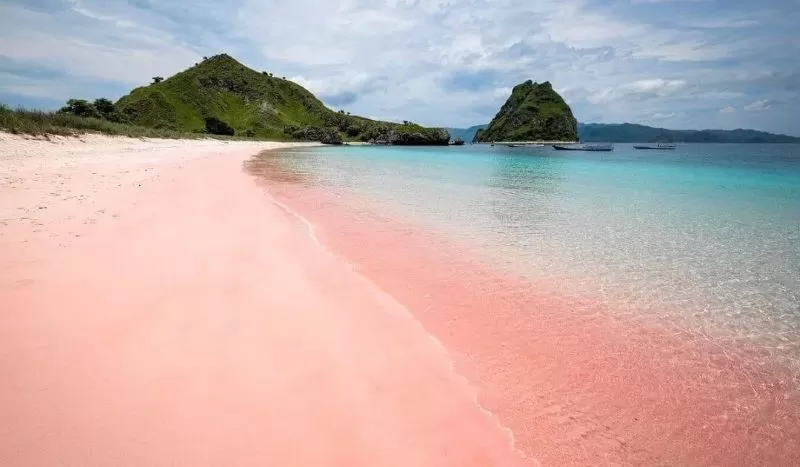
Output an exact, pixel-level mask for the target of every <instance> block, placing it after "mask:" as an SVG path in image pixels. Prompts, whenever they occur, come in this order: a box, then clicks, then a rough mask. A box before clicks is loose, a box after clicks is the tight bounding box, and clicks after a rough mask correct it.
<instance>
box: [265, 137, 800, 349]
mask: <svg viewBox="0 0 800 467" xmlns="http://www.w3.org/2000/svg"><path fill="white" fill-rule="evenodd" d="M280 162H281V165H282V166H283V167H284V168H286V169H288V170H289V171H290V172H295V173H298V174H302V175H303V176H304V179H305V180H307V181H308V183H313V184H314V185H321V186H326V187H331V188H334V189H342V190H346V191H348V192H352V193H355V194H358V195H360V196H361V197H363V198H365V199H368V200H369V201H370V202H372V203H374V204H375V206H376V207H378V208H379V209H381V210H382V211H383V212H389V213H396V214H397V215H400V216H403V217H405V218H411V219H412V220H413V221H414V222H415V223H418V224H419V225H422V226H425V227H428V228H432V229H436V230H438V231H441V232H445V233H446V234H448V235H450V236H452V237H453V238H456V239H459V240H466V241H468V242H470V243H471V244H473V245H475V246H476V247H477V248H478V249H480V250H481V252H482V253H485V254H486V255H488V256H489V257H491V258H492V259H493V260H494V261H495V262H496V263H497V264H498V265H500V266H503V267H507V268H512V269H514V270H516V271H518V272H521V273H523V274H525V275H528V276H530V277H532V278H536V279H551V280H556V281H558V283H559V284H562V287H563V288H564V290H565V292H568V293H575V294H581V295H588V296H592V297H596V298H600V299H601V300H602V301H604V302H606V303H607V304H608V305H609V307H608V308H609V309H612V310H614V312H615V313H621V314H629V315H631V316H635V317H655V318H657V319H661V320H663V321H668V322H669V323H670V324H672V325H677V326H680V327H682V328H683V329H686V330H691V331H692V332H697V333H699V334H701V335H704V336H705V335H709V334H710V335H715V336H717V337H718V338H725V339H733V340H736V341H739V340H742V341H744V342H747V343H757V344H759V346H760V347H762V348H765V349H768V350H770V351H775V353H776V354H777V355H776V356H780V357H782V358H781V359H782V360H788V361H789V362H791V361H792V360H794V361H795V362H796V361H797V359H796V356H797V355H800V145H725V144H719V145H715V144H695V145H689V144H687V145H681V146H679V148H678V149H677V150H676V151H663V152H660V151H636V150H634V149H633V148H632V147H631V146H630V145H617V146H616V150H615V151H614V152H611V153H578V152H576V153H566V154H565V153H561V152H555V151H553V150H551V149H550V148H539V149H521V148H513V149H512V148H499V147H495V148H492V147H486V146H467V147H461V148H453V147H451V148H395V147H392V148H386V147H341V148H323V149H316V150H302V151H293V152H287V153H284V154H283V155H282V156H280Z"/></svg>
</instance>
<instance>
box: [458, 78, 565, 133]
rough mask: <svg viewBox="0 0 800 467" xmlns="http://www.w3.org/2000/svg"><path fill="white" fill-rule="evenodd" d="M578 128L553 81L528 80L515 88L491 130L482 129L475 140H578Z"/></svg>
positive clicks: (491, 124) (493, 121)
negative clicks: (554, 88) (535, 81)
mask: <svg viewBox="0 0 800 467" xmlns="http://www.w3.org/2000/svg"><path fill="white" fill-rule="evenodd" d="M577 126H578V122H577V120H575V117H574V116H573V115H572V110H571V109H570V108H569V106H568V105H567V103H566V102H564V99H563V98H562V97H561V96H560V95H559V94H558V93H557V92H556V91H554V90H553V86H552V85H551V84H550V82H549V81H545V82H544V83H541V84H539V83H534V82H533V81H530V80H528V81H526V82H524V83H522V84H519V85H517V86H515V87H514V89H513V91H512V92H511V97H509V98H508V100H507V101H506V103H505V104H504V105H503V107H502V108H501V109H500V112H498V113H497V115H496V116H495V117H494V119H492V122H491V123H490V124H489V126H488V128H486V129H485V130H479V131H478V133H477V134H476V135H475V139H474V140H473V141H474V142H476V143H484V142H492V141H575V140H577V139H578V129H577Z"/></svg>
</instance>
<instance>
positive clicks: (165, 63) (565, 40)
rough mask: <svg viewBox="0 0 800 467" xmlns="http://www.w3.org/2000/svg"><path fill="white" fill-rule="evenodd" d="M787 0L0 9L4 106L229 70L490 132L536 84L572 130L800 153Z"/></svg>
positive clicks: (333, 1) (383, 110)
mask: <svg viewBox="0 0 800 467" xmlns="http://www.w3.org/2000/svg"><path fill="white" fill-rule="evenodd" d="M799 25H800V0H761V1H752V0H225V1H221V0H0V102H5V103H9V104H11V105H25V106H29V107H39V108H56V107H57V106H59V105H60V104H61V103H62V102H63V101H64V100H66V99H67V98H69V97H84V98H96V97H109V98H114V99H116V98H118V97H120V96H121V95H123V94H125V93H126V92H127V91H128V90H130V89H131V88H132V87H135V86H140V85H143V84H147V83H148V82H149V81H150V77H152V76H156V75H162V76H169V75H171V74H173V73H175V72H177V71H179V70H181V69H184V68H186V67H188V66H191V65H193V64H194V63H195V62H197V61H198V60H199V59H200V58H201V57H202V56H204V55H213V54H216V53H220V52H227V53H229V54H230V55H232V56H234V57H235V58H237V59H239V60H240V61H242V62H243V63H245V64H246V65H248V66H250V67H252V68H255V69H257V70H268V71H271V72H273V73H275V74H276V75H278V76H287V77H290V78H291V79H293V80H294V81H296V82H299V83H301V84H303V85H304V86H306V87H308V88H309V89H310V90H311V91H313V92H314V93H316V94H317V95H318V96H320V97H321V98H322V99H323V100H324V101H325V102H326V103H327V104H328V105H329V106H331V107H333V108H335V109H346V110H349V111H352V112H353V113H357V114H361V115H365V116H371V117H379V118H385V119H393V120H397V119H409V120H413V121H416V122H419V123H423V124H427V125H440V126H469V125H473V124H479V123H485V122H488V121H489V120H490V119H491V118H492V117H493V116H494V113H495V112H496V111H497V110H498V108H499V107H500V105H502V103H503V102H504V101H505V99H506V98H507V97H508V94H509V92H510V88H511V87H512V86H513V85H514V84H516V83H519V82H522V81H524V80H527V79H532V80H534V81H540V82H541V81H545V80H549V81H551V82H552V83H553V86H554V87H555V88H556V90H558V91H559V92H561V93H562V95H563V96H564V97H565V99H566V100H567V102H568V103H569V104H570V105H571V106H572V108H573V111H574V113H575V115H576V117H577V118H578V119H579V120H580V121H583V122H609V123H610V122H625V121H629V122H637V123H644V124H650V125H657V126H664V127H669V128H728V129H729V128H738V127H747V128H756V129H760V130H767V131H773V132H781V133H788V134H793V135H799V136H800V26H799Z"/></svg>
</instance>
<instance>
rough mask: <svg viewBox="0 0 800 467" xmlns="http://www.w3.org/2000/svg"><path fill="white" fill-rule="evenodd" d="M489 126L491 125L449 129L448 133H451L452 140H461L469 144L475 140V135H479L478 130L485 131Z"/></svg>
mask: <svg viewBox="0 0 800 467" xmlns="http://www.w3.org/2000/svg"><path fill="white" fill-rule="evenodd" d="M488 126H489V125H475V126H471V127H469V128H448V129H447V131H448V132H449V133H450V138H452V139H460V140H462V141H466V142H468V143H469V142H471V141H472V140H473V139H475V133H477V132H478V130H485V129H486V128H487V127H488Z"/></svg>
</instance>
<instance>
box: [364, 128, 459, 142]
mask: <svg viewBox="0 0 800 467" xmlns="http://www.w3.org/2000/svg"><path fill="white" fill-rule="evenodd" d="M420 128H421V127H420ZM370 142H371V143H373V144H386V145H394V146H421V145H440V146H446V145H447V144H448V143H449V142H450V134H449V133H448V132H447V130H444V129H443V128H426V129H421V130H419V131H415V130H413V129H412V130H404V129H403V128H402V127H400V128H392V129H389V130H387V131H385V132H383V133H380V134H379V135H378V136H376V137H375V138H374V139H372V140H371V141H370Z"/></svg>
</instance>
